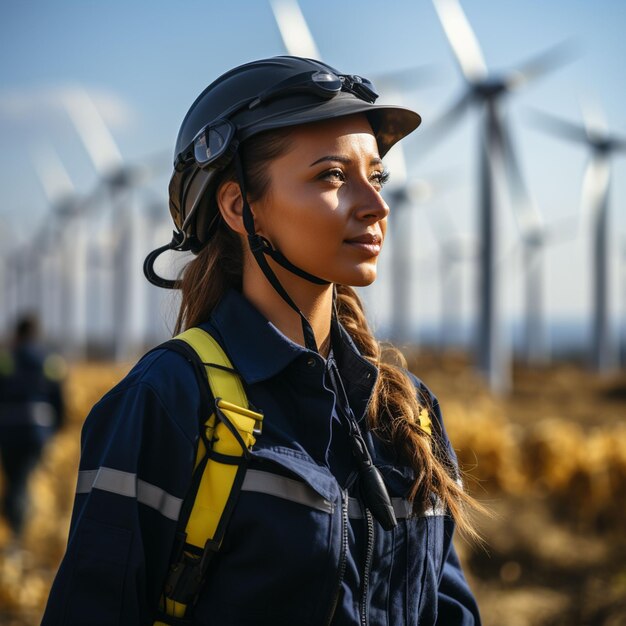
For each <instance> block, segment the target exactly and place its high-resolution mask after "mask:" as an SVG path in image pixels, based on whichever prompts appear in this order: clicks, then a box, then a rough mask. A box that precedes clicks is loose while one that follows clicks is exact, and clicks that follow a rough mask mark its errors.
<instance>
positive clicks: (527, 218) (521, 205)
mask: <svg viewBox="0 0 626 626" xmlns="http://www.w3.org/2000/svg"><path fill="white" fill-rule="evenodd" d="M496 120H498V118H493V120H492V122H491V123H492V135H493V137H494V139H495V146H496V149H497V151H498V153H499V156H500V158H501V159H502V165H503V167H504V172H505V175H506V178H507V182H508V186H509V191H510V194H511V204H512V206H513V211H514V213H515V218H516V220H517V225H518V228H519V229H520V231H521V233H522V236H523V237H532V236H536V235H538V234H540V233H541V231H542V230H543V220H542V219H541V215H540V213H539V210H538V209H537V206H536V204H535V202H534V200H533V199H532V197H531V195H530V192H529V191H528V188H527V186H526V183H525V181H524V178H523V176H522V171H521V167H520V164H519V161H518V159H517V155H516V154H515V149H514V148H513V142H512V141H511V136H510V132H509V129H508V128H507V125H506V121H505V120H503V119H500V120H498V121H496Z"/></svg>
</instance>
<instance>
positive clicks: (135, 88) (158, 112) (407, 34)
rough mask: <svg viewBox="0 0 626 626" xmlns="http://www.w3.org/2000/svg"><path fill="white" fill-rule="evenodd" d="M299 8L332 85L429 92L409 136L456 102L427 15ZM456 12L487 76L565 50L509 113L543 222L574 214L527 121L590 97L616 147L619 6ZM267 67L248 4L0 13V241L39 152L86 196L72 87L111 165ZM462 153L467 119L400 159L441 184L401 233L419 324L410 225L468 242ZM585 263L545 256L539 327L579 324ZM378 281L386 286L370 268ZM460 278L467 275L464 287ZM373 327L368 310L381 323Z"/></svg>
mask: <svg viewBox="0 0 626 626" xmlns="http://www.w3.org/2000/svg"><path fill="white" fill-rule="evenodd" d="M300 4H301V7H302V11H303V13H304V16H305V18H306V19H307V21H308V24H309V27H310V29H311V31H312V33H313V35H314V37H315V39H316V42H317V45H318V48H319V49H320V51H321V54H322V55H323V57H324V60H326V61H327V62H329V63H330V64H332V65H334V66H336V67H338V68H339V69H341V70H342V71H346V72H350V73H359V74H363V75H366V76H368V75H375V74H380V73H384V72H385V71H389V70H395V69H403V68H407V67H411V66H428V67H429V68H430V70H431V74H430V76H431V79H430V80H429V81H428V82H426V81H425V82H424V83H423V84H421V85H419V86H417V87H416V88H415V89H411V90H410V92H408V93H406V94H405V103H406V104H408V105H409V106H411V107H413V108H415V109H416V110H418V111H419V112H420V113H421V114H422V116H423V118H424V125H425V126H426V125H427V124H428V122H429V120H432V119H434V118H435V117H436V115H437V113H438V112H440V111H441V110H442V108H443V107H445V106H446V104H447V103H450V102H451V100H452V99H453V98H454V97H456V96H457V95H458V94H459V92H460V89H461V80H460V74H459V71H458V69H457V67H456V65H455V62H454V59H453V56H452V53H451V51H450V49H449V47H448V45H447V42H446V39H445V36H444V33H443V30H442V28H441V26H440V24H439V21H438V19H437V15H436V12H435V10H434V8H433V5H432V3H431V2H430V1H427V0H414V1H409V0H396V1H393V0H391V1H388V2H384V3H383V2H380V1H378V2H374V1H371V0H360V1H359V2H356V1H354V2H348V1H345V2H336V1H335V2H331V1H329V0H301V2H300ZM462 4H463V8H464V10H465V12H466V14H467V16H468V19H469V21H470V23H471V24H472V26H473V28H474V30H475V32H476V34H477V37H478V39H479V41H480V44H481V47H482V50H483V53H484V56H485V58H486V61H487V64H488V65H489V67H490V69H494V70H497V69H507V68H511V67H514V66H515V64H517V63H519V62H521V61H524V60H527V59H529V58H531V57H532V56H534V55H536V54H538V53H540V52H542V51H543V50H545V49H546V48H548V47H550V46H552V45H554V44H556V43H559V42H561V41H563V40H566V39H570V38H574V39H576V40H577V41H578V42H579V43H580V44H581V54H580V56H579V57H578V58H577V59H576V60H574V61H572V62H571V63H569V64H567V65H565V66H563V67H561V68H559V69H557V70H555V71H554V72H553V73H552V74H550V75H549V76H546V77H544V78H542V79H540V80H538V81H537V82H536V83H532V84H530V85H528V86H527V88H526V89H524V91H523V92H520V93H519V94H518V95H517V96H515V97H513V98H512V99H511V101H510V107H509V114H510V118H511V122H512V126H513V133H514V135H515V138H516V140H517V145H518V147H519V150H520V159H521V162H522V168H523V170H524V173H525V175H526V180H527V183H528V186H529V187H530V188H531V190H532V193H533V195H534V197H535V199H536V201H537V203H538V206H539V207H540V209H541V210H542V212H543V213H544V217H545V220H546V222H550V221H551V220H553V219H556V218H559V217H563V216H566V215H570V214H573V213H576V212H577V211H578V204H579V197H580V186H581V178H582V172H583V167H584V165H585V162H586V153H585V150H584V149H583V148H579V147H577V146H574V145H570V144H567V143H565V142H562V141H560V140H558V139H555V138H552V137H549V136H547V135H545V134H543V133H542V132H540V131H538V130H536V129H534V128H533V127H532V126H531V125H530V124H529V123H528V116H527V110H528V108H530V107H534V108H538V109H541V110H544V111H547V112H550V113H552V114H555V115H558V116H563V117H564V118H566V119H569V120H571V121H575V122H578V121H580V119H581V117H580V116H581V113H580V106H579V98H580V96H581V95H586V96H588V97H589V96H591V97H594V98H595V99H597V101H598V102H599V103H600V104H601V106H602V108H603V110H604V112H605V115H606V117H607V119H608V122H609V125H610V127H611V128H612V129H613V130H614V131H616V132H619V133H621V134H622V135H626V120H625V119H624V110H625V108H624V107H625V104H626V71H625V70H624V65H623V63H624V59H626V41H625V40H626V37H625V36H624V33H625V32H626V3H624V2H621V1H619V0H594V2H591V1H589V0H568V1H565V0H553V1H551V2H545V1H540V0H524V1H521V0H503V1H501V2H493V1H489V0H464V1H463V2H462ZM283 52H284V50H283V47H282V42H281V39H280V36H279V32H278V29H277V27H276V25H275V22H274V18H273V15H272V12H271V10H270V6H269V3H267V2H265V1H264V0H255V1H252V0H231V1H230V2H212V1H209V0H205V1H204V2H201V1H197V0H196V1H191V0H184V1H183V0H180V1H178V2H172V1H169V2H164V1H161V0H159V1H151V2H147V1H146V2H144V1H135V2H128V1H126V2H121V1H119V0H108V1H107V2H104V1H101V2H96V1H89V0H82V1H66V2H54V1H43V0H36V1H24V2H8V1H6V0H5V1H4V2H2V3H0V136H1V137H2V142H1V143H0V220H1V221H0V225H1V227H2V228H3V229H4V231H5V234H6V233H10V234H9V236H10V237H12V238H13V239H14V240H16V241H20V240H22V239H23V238H26V237H27V236H28V233H29V232H32V229H34V228H36V227H37V224H38V223H39V222H40V221H41V220H42V219H43V218H44V216H45V214H46V211H47V210H48V209H47V205H46V200H45V197H44V195H43V193H42V191H41V189H40V186H39V184H38V182H37V178H36V176H35V173H34V170H33V167H32V164H31V153H32V150H33V148H34V147H36V146H37V145H38V144H39V142H41V141H45V142H48V143H51V144H52V145H54V146H55V149H56V150H57V151H58V153H59V154H60V156H61V158H62V160H63V162H64V164H65V166H66V168H67V169H68V171H69V172H70V175H71V177H72V179H73V181H74V182H75V184H76V187H77V189H78V190H79V191H88V190H89V189H90V188H92V186H93V185H94V184H95V182H96V175H95V173H94V171H93V169H92V168H91V166H90V164H89V162H88V159H87V157H86V154H85V152H84V150H83V149H82V147H81V145H80V143H79V141H78V140H77V138H76V136H75V134H74V132H73V130H72V128H71V126H70V124H69V121H68V120H67V119H66V118H65V116H64V115H63V114H62V112H61V111H60V110H59V108H58V107H57V106H55V104H54V94H55V93H57V92H58V90H59V89H63V88H66V87H68V86H71V85H76V84H79V85H82V86H83V87H85V88H86V89H87V90H88V91H89V92H90V94H92V95H93V97H94V98H95V99H96V102H97V103H98V106H99V107H100V110H101V112H102V114H103V115H104V117H105V118H106V120H107V121H108V123H109V125H110V127H111V130H112V133H113V135H114V137H115V139H116V141H117V143H118V145H119V147H120V151H121V153H122V155H123V156H124V158H126V159H128V160H129V161H131V162H132V161H137V160H140V159H141V158H142V157H144V156H146V155H149V154H152V153H154V152H156V151H160V150H171V148H172V146H173V143H174V140H175V137H176V133H177V131H178V126H179V124H180V121H181V120H182V117H183V115H184V114H185V112H186V110H187V108H188V106H189V105H190V104H191V102H192V101H193V99H194V98H195V97H196V95H197V94H198V93H199V92H200V91H201V90H202V89H203V88H204V87H205V86H206V85H207V84H208V83H209V82H211V80H213V79H214V78H215V77H216V76H217V75H219V74H220V73H221V72H222V71H224V70H226V69H229V68H230V67H232V66H234V65H236V64H239V63H242V62H245V61H248V60H251V59H253V58H259V57H264V56H271V55H275V54H281V53H283ZM476 137H477V116H476V115H475V114H473V115H469V116H468V117H466V118H465V119H464V121H463V122H462V123H461V124H460V125H459V126H458V127H456V129H455V130H454V131H453V132H452V133H451V134H450V136H449V137H447V138H446V139H445V140H442V142H441V143H440V145H438V146H437V147H436V148H434V149H433V150H431V151H429V152H427V153H424V152H423V151H421V150H420V144H419V131H418V132H417V133H415V136H414V137H412V138H410V140H408V141H407V144H406V149H407V154H408V156H409V171H410V174H411V175H412V176H419V177H427V178H428V177H437V176H442V175H443V174H444V173H445V175H446V176H447V179H446V180H447V181H448V182H447V183H446V185H447V186H448V188H449V189H448V191H447V192H446V193H445V194H444V195H442V196H441V197H440V198H438V199H437V200H436V201H434V202H433V203H432V206H426V207H422V208H420V209H418V210H417V211H416V215H415V216H414V221H413V222H412V228H414V230H415V237H414V241H415V248H416V252H415V255H414V256H415V257H416V259H417V260H416V261H415V263H417V264H420V266H419V267H418V268H417V269H416V270H415V271H416V278H415V280H416V284H415V285H414V287H413V289H414V296H413V297H414V298H415V302H416V307H417V308H418V309H419V310H420V311H421V312H422V314H423V316H424V318H425V319H426V318H434V317H436V316H437V310H438V309H437V307H438V304H436V303H438V297H437V285H436V280H435V278H434V268H435V262H434V259H435V258H436V257H435V255H436V251H437V246H436V241H435V239H434V237H433V234H432V232H431V231H430V230H429V226H428V219H427V217H426V214H427V211H436V210H437V207H438V206H440V207H444V208H445V210H447V212H449V214H450V215H451V217H452V220H453V222H454V226H455V229H456V230H457V231H458V232H461V233H466V234H468V236H471V235H472V233H474V232H475V215H476V185H475V178H476V163H475V158H474V156H475V152H476V141H475V140H476ZM624 173H626V158H623V157H622V158H621V159H620V158H618V159H616V160H615V163H614V178H613V189H612V194H611V203H612V206H611V218H610V219H611V232H612V237H613V272H612V276H613V278H612V280H613V287H614V289H613V310H614V312H617V311H618V308H619V291H618V286H619V284H618V279H619V274H618V271H619V266H618V262H617V246H618V244H620V245H621V242H622V241H623V240H624V237H626V211H625V210H624V207H625V205H626V184H625V183H624V182H623V180H624V175H623V174H624ZM392 179H393V171H392ZM166 184H167V180H166V178H165V177H164V178H163V179H162V181H160V182H158V183H157V185H156V189H157V190H160V191H161V192H162V193H163V197H165V196H164V194H165V190H166ZM504 204H506V202H505V203H504ZM509 209H510V207H506V206H503V208H502V223H503V229H504V232H503V235H502V237H503V246H502V247H503V249H509V248H511V247H513V246H514V245H515V241H516V231H515V226H514V223H513V221H512V218H511V216H510V210H509ZM165 210H166V209H165V205H164V211H165ZM588 248H589V244H588V241H587V240H585V239H584V238H583V239H578V240H572V241H570V242H566V243H563V244H561V245H559V246H558V247H554V248H552V249H551V251H550V252H549V253H548V256H547V270H546V271H547V277H548V301H547V304H548V309H549V311H550V312H551V314H552V315H553V316H557V317H572V316H576V317H585V316H586V315H587V314H588V309H589V289H588V283H589V277H588V265H589V250H588ZM503 263H504V264H505V266H506V267H509V266H510V268H511V269H510V275H511V279H510V281H508V282H509V289H510V293H509V294H508V295H507V296H506V298H507V300H506V304H505V308H506V309H507V310H508V311H509V312H510V313H511V314H513V315H515V313H516V312H517V311H518V310H519V297H520V296H519V276H518V273H516V270H515V261H514V260H513V257H510V258H508V259H505V260H504V261H503ZM464 271H465V270H464ZM507 271H508V270H507ZM385 272H386V273H388V272H389V270H388V269H387V270H385V267H384V266H383V268H382V273H383V275H384V274H385ZM470 278H471V270H470V269H467V270H466V279H467V281H469V280H470ZM622 282H623V281H622ZM381 289H383V288H382V287H381ZM466 289H467V290H469V291H471V289H472V288H471V286H467V287H466ZM468 298H470V299H471V295H470V296H468ZM467 306H471V304H469V305H467ZM387 313H388V311H387ZM385 314H386V313H385V310H384V307H383V308H382V309H381V315H382V316H383V317H384V315H385Z"/></svg>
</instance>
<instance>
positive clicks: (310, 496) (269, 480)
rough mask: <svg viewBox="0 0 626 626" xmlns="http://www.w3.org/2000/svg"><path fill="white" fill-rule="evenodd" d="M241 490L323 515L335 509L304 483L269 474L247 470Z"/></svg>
mask: <svg viewBox="0 0 626 626" xmlns="http://www.w3.org/2000/svg"><path fill="white" fill-rule="evenodd" d="M241 490H242V491H253V492H256V493H265V494H267V495H270V496H276V497H277V498H282V499H283V500H289V501H291V502H297V503H298V504H304V505H305V506H308V507H310V508H312V509H316V510H318V511H322V512H324V513H332V512H333V510H334V508H335V507H334V505H333V503H332V502H329V501H328V500H326V498H323V497H322V496H320V495H319V493H317V492H316V491H315V490H314V489H313V488H312V487H309V486H308V485H307V484H306V483H302V482H300V481H298V480H294V479H293V478H287V477H286V476H279V475H278V474H272V473H270V472H261V471H259V470H248V471H247V472H246V476H245V478H244V480H243V486H242V487H241Z"/></svg>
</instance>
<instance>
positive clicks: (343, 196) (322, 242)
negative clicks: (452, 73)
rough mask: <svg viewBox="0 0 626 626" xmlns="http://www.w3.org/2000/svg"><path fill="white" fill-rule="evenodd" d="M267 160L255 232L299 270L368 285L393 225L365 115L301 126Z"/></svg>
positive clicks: (339, 281) (357, 284) (351, 283)
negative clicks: (287, 146)
mask: <svg viewBox="0 0 626 626" xmlns="http://www.w3.org/2000/svg"><path fill="white" fill-rule="evenodd" d="M290 139H291V147H290V149H289V151H288V152H287V153H285V154H283V155H282V156H280V157H278V158H276V159H274V160H273V161H271V162H270V164H269V171H268V175H269V179H270V185H269V190H268V192H267V194H266V195H265V196H264V197H263V198H261V199H260V200H259V201H257V202H254V203H252V205H251V206H252V210H253V212H254V215H255V224H256V228H257V232H258V233H259V234H261V235H263V236H264V237H266V238H267V239H268V240H269V241H270V242H271V243H272V244H273V246H274V247H275V248H277V249H278V250H280V251H281V252H282V253H283V254H284V255H285V256H286V257H287V259H289V261H291V262H292V263H293V264H295V265H296V266H298V267H300V268H301V269H303V270H305V271H307V272H309V273H311V274H314V275H315V276H318V277H320V278H323V279H325V280H327V281H329V282H333V283H340V284H344V285H353V286H364V285H369V284H370V283H372V282H373V281H374V279H375V278H376V264H377V261H378V255H379V253H380V250H381V247H382V243H383V240H384V238H385V232H386V228H387V214H388V213H389V208H388V207H387V205H386V203H385V201H384V200H383V198H382V196H381V193H380V192H381V188H382V184H383V183H384V182H385V178H386V175H385V173H384V171H383V164H382V161H381V159H380V157H379V155H378V146H377V144H376V140H375V138H374V134H373V133H372V129H371V127H370V125H369V122H368V121H367V118H366V117H365V116H364V115H354V116H350V117H343V118H338V119H336V120H331V121H326V122H319V123H315V124H309V125H306V126H299V127H296V128H294V129H293V132H292V133H291V134H290Z"/></svg>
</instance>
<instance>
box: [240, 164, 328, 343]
mask: <svg viewBox="0 0 626 626" xmlns="http://www.w3.org/2000/svg"><path fill="white" fill-rule="evenodd" d="M235 169H236V171H237V178H238V179H239V188H240V190H241V197H242V198H243V223H244V226H245V229H246V232H247V233H248V245H249V246H250V251H251V252H252V254H253V255H254V258H255V259H256V262H257V263H258V264H259V267H260V268H261V271H262V272H263V274H265V277H266V278H267V280H268V281H269V283H270V285H272V287H273V288H274V289H275V290H276V292H277V293H278V295H279V296H280V297H281V298H282V299H283V300H284V301H285V302H286V303H287V304H288V305H289V306H290V307H291V308H292V309H293V310H294V311H295V312H296V313H297V314H298V315H299V316H300V320H301V322H302V333H303V335H304V345H305V346H306V348H307V349H308V350H313V352H319V350H318V348H317V342H316V341H315V334H314V333H313V328H311V324H310V323H309V320H307V318H306V317H305V316H304V313H302V311H301V310H300V309H299V308H298V305H297V304H296V303H295V302H294V301H293V300H292V299H291V297H290V296H289V294H288V293H287V291H286V290H285V288H284V287H283V286H282V285H281V284H280V281H279V280H278V277H277V276H276V274H275V273H274V271H273V270H272V268H271V267H270V264H269V263H268V261H267V258H266V255H267V256H270V257H272V259H274V261H276V263H278V264H279V265H281V266H282V267H284V268H285V269H287V270H289V271H290V272H292V273H293V274H295V275H296V276H299V277H300V278H304V279H305V280H308V281H309V282H312V283H314V284H316V285H328V284H330V283H329V281H327V280H324V279H322V278H318V277H317V276H314V275H313V274H309V273H308V272H305V271H304V270H303V269H300V268H299V267H297V266H295V265H294V264H293V263H291V262H290V261H289V260H288V259H287V258H286V257H285V256H284V255H283V254H282V253H281V252H279V251H278V250H276V249H274V248H273V247H272V244H271V243H270V242H269V241H268V240H267V239H266V238H265V237H263V236H261V235H259V234H257V232H256V231H255V227H254V218H253V216H252V210H251V209H250V205H249V204H248V197H247V194H246V183H245V176H244V173H243V167H242V165H241V157H240V156H239V152H237V153H236V154H235Z"/></svg>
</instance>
